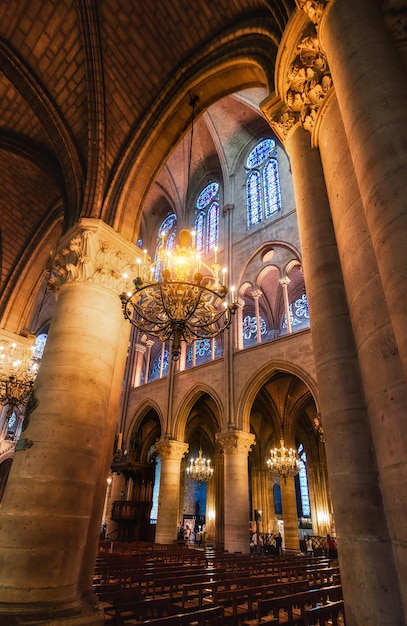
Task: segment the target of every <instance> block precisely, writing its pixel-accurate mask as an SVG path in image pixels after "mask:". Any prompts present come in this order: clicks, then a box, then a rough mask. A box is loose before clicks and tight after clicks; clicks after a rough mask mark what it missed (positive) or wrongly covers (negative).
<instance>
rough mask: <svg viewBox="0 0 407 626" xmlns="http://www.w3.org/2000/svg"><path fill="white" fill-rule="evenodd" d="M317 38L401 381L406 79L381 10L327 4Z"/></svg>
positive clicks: (343, 0)
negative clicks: (339, 118) (363, 216)
mask: <svg viewBox="0 0 407 626" xmlns="http://www.w3.org/2000/svg"><path fill="white" fill-rule="evenodd" d="M318 32H319V39H320V42H321V46H322V48H323V50H324V52H325V54H326V56H327V59H328V63H329V68H330V72H331V74H332V78H333V82H334V85H335V92H336V96H337V98H338V103H339V108H340V111H341V116H342V119H343V124H344V128H345V132H346V136H347V139H348V144H349V149H350V152H351V155H352V162H353V166H354V170H355V175H356V178H357V181H358V186H359V189H360V194H361V198H362V202H363V206H364V210H365V214H366V222H367V225H368V228H369V232H370V235H371V239H372V243H373V247H374V251H375V255H376V258H377V262H378V267H379V272H380V276H381V280H382V283H383V289H384V292H385V295H386V300H387V304H388V307H389V312H390V316H391V320H392V324H393V329H394V334H395V337H396V341H397V346H398V350H399V353H400V357H401V360H402V363H403V367H404V372H405V374H406V375H407V333H406V322H407V298H406V295H407V255H406V254H405V242H406V238H407V211H406V200H407V193H406V179H407V108H406V101H407V77H406V71H405V68H404V67H403V65H402V62H401V59H400V56H399V54H398V52H397V50H396V48H395V46H394V44H393V43H392V41H391V38H390V35H389V32H388V31H387V29H386V26H385V23H384V19H383V15H382V13H381V11H380V3H379V2H372V1H371V0H358V2H354V0H336V1H335V2H329V3H328V4H327V7H326V8H325V10H324V12H323V14H322V18H321V20H320V23H319V27H318ZM397 462H399V460H398V461H397ZM404 464H405V459H404ZM404 528H405V527H404ZM404 535H405V532H404Z"/></svg>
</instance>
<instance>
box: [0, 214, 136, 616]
mask: <svg viewBox="0 0 407 626" xmlns="http://www.w3.org/2000/svg"><path fill="white" fill-rule="evenodd" d="M60 249H61V253H60V254H58V255H57V256H56V257H55V267H56V279H55V282H56V283H57V285H56V286H59V287H60V289H59V293H58V300H57V304H56V309H55V314H54V316H53V319H52V323H51V328H50V332H49V336H48V341H47V345H46V347H45V351H44V355H43V358H42V362H41V366H40V369H39V372H38V377H37V380H36V383H35V393H36V396H37V398H38V406H37V408H35V409H34V410H33V412H32V413H31V415H30V421H29V424H28V427H27V430H26V431H25V433H24V438H25V439H26V440H27V442H29V443H30V447H27V448H26V449H21V450H20V451H19V452H17V453H16V457H15V460H14V463H13V466H12V471H11V473H10V477H9V481H8V485H7V488H6V492H5V494H4V499H3V502H2V507H1V512H0V624H4V625H7V626H11V625H12V624H17V623H20V622H21V621H22V620H24V623H30V621H36V620H40V619H42V620H43V623H45V624H47V623H50V624H51V623H52V624H58V623H63V624H64V625H65V624H73V625H74V624H81V626H83V625H90V624H99V623H101V622H102V620H103V617H102V615H101V613H100V612H99V610H98V609H97V607H96V606H91V605H90V604H88V603H87V602H84V601H83V597H85V596H86V595H87V590H86V588H85V587H86V584H89V572H90V570H91V569H92V567H93V564H94V560H93V562H90V563H87V565H86V568H85V570H84V569H83V568H84V559H85V556H86V557H87V558H92V556H94V555H95V553H96V547H97V541H98V539H99V532H98V531H99V527H100V521H101V516H102V512H103V501H104V494H105V489H106V477H107V472H108V465H109V460H110V459H109V451H110V452H111V450H112V447H113V436H114V430H115V420H116V417H117V413H118V410H119V397H120V391H118V390H117V389H113V388H112V384H113V385H118V387H120V382H121V380H122V377H123V373H124V365H125V355H126V350H125V349H124V348H126V347H127V345H126V344H127V342H128V336H129V330H130V329H129V328H128V326H126V324H125V323H124V319H123V315H122V311H121V303H120V299H119V297H118V295H119V293H120V292H121V291H123V288H124V285H123V279H122V272H123V271H124V270H127V271H129V266H130V265H131V264H132V262H133V259H134V254H135V247H134V246H133V245H132V244H130V243H128V242H126V241H125V240H124V239H123V238H122V237H120V236H119V235H118V234H117V233H116V232H115V231H113V230H112V229H110V228H109V227H107V226H106V225H104V224H103V223H102V222H100V221H98V220H91V219H84V220H82V221H81V222H80V224H79V225H78V226H77V227H75V228H73V229H72V230H71V231H70V232H69V233H67V235H66V236H65V237H64V238H63V240H62V241H61V246H60ZM123 333H124V334H125V340H124V339H123ZM23 442H24V440H23ZM23 442H22V443H23ZM97 516H99V519H96V517H97ZM91 544H92V545H91ZM27 580H28V581H29V585H27ZM89 591H90V590H89ZM59 620H60V621H59ZM36 623H37V622H36Z"/></svg>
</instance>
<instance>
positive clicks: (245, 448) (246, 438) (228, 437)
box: [215, 430, 256, 454]
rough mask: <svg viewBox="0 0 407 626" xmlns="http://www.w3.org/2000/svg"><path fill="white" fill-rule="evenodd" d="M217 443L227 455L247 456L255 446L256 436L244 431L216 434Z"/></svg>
mask: <svg viewBox="0 0 407 626" xmlns="http://www.w3.org/2000/svg"><path fill="white" fill-rule="evenodd" d="M215 438H216V441H217V442H218V443H219V445H220V446H221V448H222V450H223V452H225V453H226V454H247V453H248V452H249V450H250V448H251V447H252V446H253V445H255V443H256V441H255V436H254V435H253V434H252V433H248V432H245V431H243V430H230V431H225V432H220V433H216V435H215Z"/></svg>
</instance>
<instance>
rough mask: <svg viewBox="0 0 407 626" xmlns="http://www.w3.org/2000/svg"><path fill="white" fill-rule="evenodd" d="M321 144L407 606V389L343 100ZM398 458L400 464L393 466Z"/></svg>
mask: <svg viewBox="0 0 407 626" xmlns="http://www.w3.org/2000/svg"><path fill="white" fill-rule="evenodd" d="M318 143H319V145H320V151H321V158H322V162H323V167H324V171H325V178H326V181H327V187H328V194H329V197H330V206H331V213H332V218H333V223H334V228H335V233H336V239H337V242H338V250H339V254H340V258H341V266H342V272H343V277H344V283H345V289H346V295H347V299H348V302H349V308H350V313H351V322H352V327H353V332H354V336H355V340H356V346H357V350H358V358H359V363H360V369H361V374H362V381H363V389H364V393H365V398H366V403H367V408H368V413H369V419H370V426H371V430H372V438H373V443H374V448H375V456H376V459H377V464H378V469H379V475H380V484H381V490H382V493H383V500H384V505H385V510H386V517H387V523H388V526H389V531H390V536H391V539H392V544H393V548H394V550H395V552H396V562H397V565H398V572H399V576H400V589H401V590H402V592H403V593H404V595H405V597H404V603H405V606H407V578H406V577H407V545H406V542H405V537H406V534H407V521H406V513H407V510H406V507H405V506H403V505H402V504H401V505H400V506H394V503H396V502H398V500H399V495H398V494H399V493H400V492H404V491H406V489H407V462H406V461H407V431H406V427H405V416H406V412H407V385H406V380H405V377H404V373H403V368H402V364H401V361H400V355H399V352H398V350H397V344H396V341H395V337H394V333H393V327H392V324H391V319H390V315H389V310H388V306H387V303H386V298H385V297H384V292H383V285H382V281H381V280H380V276H379V272H378V267H377V262H376V257H375V254H374V249H373V243H372V240H371V238H370V236H369V231H368V228H367V225H366V219H365V215H364V212H363V207H362V203H361V199H360V194H359V188H358V185H357V181H356V178H355V173H354V168H353V164H352V161H351V158H350V154H349V150H348V147H347V142H346V138H345V133H344V129H343V125H342V121H341V118H340V114H339V110H338V106H337V101H336V99H335V98H334V97H332V98H331V99H330V102H329V106H327V107H326V110H324V115H323V121H322V123H321V124H320V126H319V134H318ZM395 459H397V461H396V462H395Z"/></svg>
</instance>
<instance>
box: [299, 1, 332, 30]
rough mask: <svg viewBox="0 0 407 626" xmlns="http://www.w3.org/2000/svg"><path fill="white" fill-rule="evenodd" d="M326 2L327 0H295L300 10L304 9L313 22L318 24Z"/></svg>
mask: <svg viewBox="0 0 407 626" xmlns="http://www.w3.org/2000/svg"><path fill="white" fill-rule="evenodd" d="M328 2H329V0H297V6H298V8H299V9H300V10H301V11H305V13H306V14H307V15H308V19H309V20H310V21H311V22H312V23H313V24H319V22H320V21H321V17H322V14H323V12H324V8H325V7H326V5H327V4H328Z"/></svg>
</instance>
